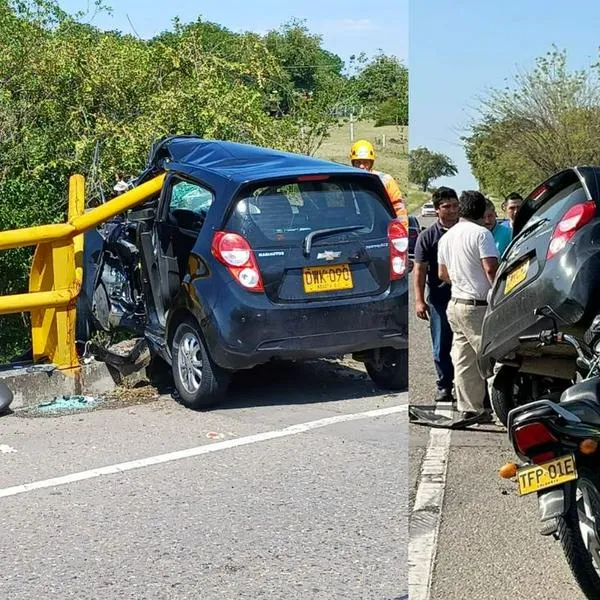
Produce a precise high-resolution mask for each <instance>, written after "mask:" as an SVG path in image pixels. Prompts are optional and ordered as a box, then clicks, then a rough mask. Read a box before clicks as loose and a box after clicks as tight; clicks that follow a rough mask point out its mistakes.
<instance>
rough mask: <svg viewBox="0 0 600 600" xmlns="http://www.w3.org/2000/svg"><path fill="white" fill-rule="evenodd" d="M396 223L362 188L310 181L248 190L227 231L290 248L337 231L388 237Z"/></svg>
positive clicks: (252, 240) (254, 241) (340, 182)
mask: <svg viewBox="0 0 600 600" xmlns="http://www.w3.org/2000/svg"><path fill="white" fill-rule="evenodd" d="M391 218H392V215H391V214H390V212H388V209H387V208H386V206H385V205H384V200H382V199H381V198H380V196H378V195H377V194H376V193H375V192H374V191H373V190H371V189H368V188H366V187H362V186H361V183H360V182H356V181H354V182H348V181H343V180H337V181H331V180H328V181H305V182H295V183H287V184H275V185H262V186H260V187H254V188H252V189H250V190H247V191H246V192H244V193H243V194H242V196H241V197H240V198H238V199H237V201H236V202H235V204H234V209H233V212H232V213H231V216H230V218H229V221H228V223H227V228H228V229H229V230H231V231H237V232H238V233H240V234H242V235H243V236H244V237H245V238H246V239H248V241H249V242H250V243H251V244H256V245H260V246H261V247H270V246H288V245H289V244H290V243H296V242H298V243H300V242H302V240H304V238H305V237H306V236H307V235H308V234H309V233H311V232H312V231H316V230H319V229H330V228H334V227H345V226H361V227H362V228H361V229H360V230H358V232H359V233H364V234H370V233H373V232H376V233H377V234H378V235H382V236H385V235H386V231H387V223H388V222H389V221H390V219H391Z"/></svg>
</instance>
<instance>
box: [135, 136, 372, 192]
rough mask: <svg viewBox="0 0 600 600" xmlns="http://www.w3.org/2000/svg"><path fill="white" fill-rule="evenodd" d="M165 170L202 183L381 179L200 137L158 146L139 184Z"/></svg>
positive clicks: (175, 139) (334, 165) (286, 154)
mask: <svg viewBox="0 0 600 600" xmlns="http://www.w3.org/2000/svg"><path fill="white" fill-rule="evenodd" d="M162 170H167V171H177V172H179V173H187V174H189V175H190V176H191V177H196V178H199V179H205V178H206V175H207V174H209V175H210V178H211V179H213V178H215V177H216V178H221V179H227V180H229V181H231V182H233V183H237V184H243V183H248V182H252V181H260V180H264V179H269V178H272V177H273V176H276V177H293V176H297V175H302V174H314V175H320V174H327V175H338V174H339V175H343V174H347V175H352V176H359V177H360V176H363V177H369V178H377V179H378V177H377V175H374V174H371V173H368V172H366V171H362V170H360V169H356V168H354V167H351V166H346V165H341V164H338V163H334V162H329V161H325V160H320V159H317V158H313V157H310V156H304V155H301V154H292V153H290V152H281V151H279V150H273V149H271V148H261V147H259V146H253V145H251V144H240V143H236V142H227V141H223V140H205V139H202V138H199V137H196V136H173V137H168V138H164V139H162V140H159V141H158V142H156V143H155V144H154V145H153V147H152V149H151V152H150V157H149V159H148V165H147V168H146V171H145V172H144V174H142V176H141V177H140V178H138V181H137V184H139V183H142V182H143V181H146V180H147V179H150V178H151V177H152V176H153V175H155V174H156V173H157V172H158V171H162Z"/></svg>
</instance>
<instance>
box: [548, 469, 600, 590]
mask: <svg viewBox="0 0 600 600" xmlns="http://www.w3.org/2000/svg"><path fill="white" fill-rule="evenodd" d="M599 483H600V478H599V477H598V475H597V474H596V473H594V472H593V471H591V470H590V469H587V468H585V467H582V468H580V469H579V478H578V479H577V480H576V481H575V482H573V485H572V486H571V489H572V496H571V499H570V503H569V510H568V511H567V513H566V514H565V515H564V516H563V517H561V518H560V519H559V523H558V538H559V540H560V543H561V546H562V549H563V552H564V553H565V557H566V559H567V562H568V564H569V567H570V569H571V572H572V573H573V576H574V577H575V580H576V581H577V583H578V585H579V587H580V588H581V590H582V591H583V593H584V594H585V596H586V598H588V600H600V490H599Z"/></svg>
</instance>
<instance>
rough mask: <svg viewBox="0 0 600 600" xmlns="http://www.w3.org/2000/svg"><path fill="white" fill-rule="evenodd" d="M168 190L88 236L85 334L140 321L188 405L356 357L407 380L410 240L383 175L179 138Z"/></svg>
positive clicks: (170, 147) (172, 145)
mask: <svg viewBox="0 0 600 600" xmlns="http://www.w3.org/2000/svg"><path fill="white" fill-rule="evenodd" d="M161 173H165V174H166V176H165V180H164V184H163V186H162V189H161V190H160V193H158V194H157V195H156V197H153V198H150V199H148V200H147V201H146V202H144V203H143V204H142V205H140V206H138V207H137V208H135V209H133V210H131V211H129V212H128V213H127V214H126V215H122V216H121V217H120V218H118V219H115V220H113V221H111V222H109V223H107V224H105V225H103V226H102V227H101V228H99V229H98V230H94V231H92V232H89V233H88V234H86V235H87V237H86V244H85V249H86V250H85V266H84V283H83V289H82V294H81V296H80V299H79V303H78V336H79V339H90V337H91V336H92V334H93V333H94V332H95V331H101V330H104V331H115V330H123V329H125V330H127V331H129V332H131V333H133V334H135V335H136V336H140V337H143V338H145V340H146V341H147V343H148V345H149V347H150V349H151V351H152V352H153V353H154V354H155V355H158V356H160V357H161V358H163V359H164V360H165V361H166V362H167V363H168V364H169V365H170V366H171V367H172V372H173V379H174V383H175V387H176V389H177V392H178V395H179V397H180V400H181V401H182V403H183V404H185V405H186V406H188V407H190V408H204V407H207V406H210V405H211V404H214V403H215V402H216V401H217V400H219V399H220V398H221V397H223V395H224V394H225V392H226V390H227V386H228V383H229V381H230V378H231V376H232V374H233V373H234V372H235V371H238V370H241V369H249V368H252V367H254V366H256V365H259V364H261V363H266V362H269V361H272V360H300V359H311V358H321V357H327V356H336V355H343V354H352V355H353V357H354V358H355V359H357V360H360V361H362V362H364V363H365V366H366V369H367V372H368V373H369V375H370V376H371V378H372V379H373V381H374V382H375V383H376V384H377V385H378V386H379V387H381V388H384V389H391V390H399V389H404V388H405V387H406V385H407V370H408V365H407V318H408V316H407V282H406V271H407V250H408V237H407V232H406V230H405V228H404V226H403V225H402V224H401V223H400V222H399V221H398V220H397V219H395V218H394V213H393V210H392V208H391V205H390V203H389V201H388V199H387V196H386V192H385V189H384V188H383V185H382V184H381V182H380V180H379V178H378V177H377V176H375V175H372V174H369V173H366V172H364V171H360V170H357V169H353V168H350V167H345V166H343V165H337V164H335V163H330V162H326V161H321V160H316V159H313V158H309V157H304V156H299V155H294V154H287V153H282V152H277V151H274V150H270V149H265V148H258V147H255V146H249V145H243V144H236V143H231V142H222V141H207V140H202V139H199V138H195V137H191V136H179V137H171V138H167V139H164V140H161V141H160V142H158V143H157V144H155V145H154V147H153V149H152V151H151V153H150V158H149V162H148V165H147V168H146V170H145V171H144V173H142V175H141V176H140V177H138V179H137V180H136V181H135V184H134V186H137V185H141V184H142V183H144V182H146V181H149V180H150V179H152V178H153V177H156V176H157V175H159V174H161Z"/></svg>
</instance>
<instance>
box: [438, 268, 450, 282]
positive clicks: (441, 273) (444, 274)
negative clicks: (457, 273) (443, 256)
mask: <svg viewBox="0 0 600 600" xmlns="http://www.w3.org/2000/svg"><path fill="white" fill-rule="evenodd" d="M438 277H439V278H440V279H441V280H442V281H444V282H446V283H450V284H451V283H452V282H451V281H450V274H449V273H448V269H447V268H446V265H443V264H441V263H440V264H439V265H438Z"/></svg>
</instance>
